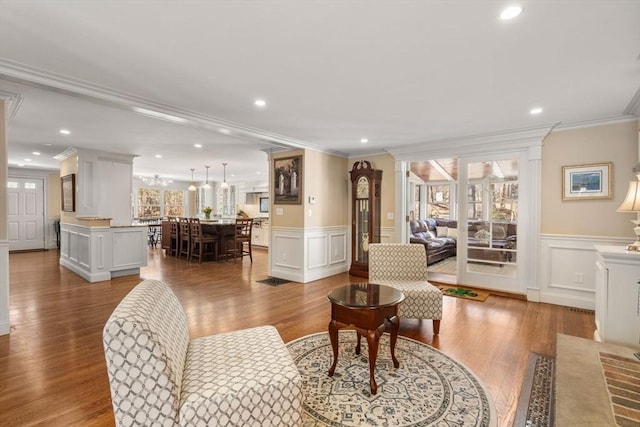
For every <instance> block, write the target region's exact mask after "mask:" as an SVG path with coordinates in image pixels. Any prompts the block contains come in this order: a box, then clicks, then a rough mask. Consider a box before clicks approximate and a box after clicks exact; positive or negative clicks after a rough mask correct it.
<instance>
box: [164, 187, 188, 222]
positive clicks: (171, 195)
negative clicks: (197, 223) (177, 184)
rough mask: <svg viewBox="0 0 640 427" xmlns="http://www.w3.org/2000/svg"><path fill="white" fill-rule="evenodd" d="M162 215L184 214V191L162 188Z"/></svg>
mask: <svg viewBox="0 0 640 427" xmlns="http://www.w3.org/2000/svg"><path fill="white" fill-rule="evenodd" d="M163 195H164V215H163V216H184V191H182V190H164V191H163Z"/></svg>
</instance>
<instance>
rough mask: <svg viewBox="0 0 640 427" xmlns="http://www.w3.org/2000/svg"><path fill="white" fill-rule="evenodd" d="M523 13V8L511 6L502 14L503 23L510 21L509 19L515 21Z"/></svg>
mask: <svg viewBox="0 0 640 427" xmlns="http://www.w3.org/2000/svg"><path fill="white" fill-rule="evenodd" d="M521 13H522V6H509V7H507V8H506V9H503V10H502V12H500V19H502V20H503V21H508V20H509V19H513V18H515V17H516V16H518V15H520V14H521Z"/></svg>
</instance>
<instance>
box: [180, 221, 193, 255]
mask: <svg viewBox="0 0 640 427" xmlns="http://www.w3.org/2000/svg"><path fill="white" fill-rule="evenodd" d="M179 224H180V236H179V239H178V240H179V242H180V245H179V249H178V255H177V256H178V258H180V257H181V256H182V255H184V256H185V257H186V258H187V260H188V259H189V255H190V254H191V225H190V221H189V218H180V221H179Z"/></svg>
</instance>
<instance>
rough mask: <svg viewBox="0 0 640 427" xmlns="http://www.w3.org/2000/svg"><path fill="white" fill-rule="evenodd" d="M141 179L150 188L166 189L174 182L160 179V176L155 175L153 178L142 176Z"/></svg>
mask: <svg viewBox="0 0 640 427" xmlns="http://www.w3.org/2000/svg"><path fill="white" fill-rule="evenodd" d="M140 179H141V180H142V182H144V183H145V184H146V185H148V186H150V187H166V186H167V185H169V184H171V183H172V182H173V181H172V180H170V179H167V178H160V175H158V174H155V175H153V176H152V177H148V176H141V177H140Z"/></svg>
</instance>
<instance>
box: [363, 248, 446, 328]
mask: <svg viewBox="0 0 640 427" xmlns="http://www.w3.org/2000/svg"><path fill="white" fill-rule="evenodd" d="M425 256H426V255H425V248H424V245H421V244H416V243H407V244H405V243H370V244H369V283H376V284H378V285H387V286H392V287H394V288H396V289H399V290H400V291H402V293H403V294H404V297H405V299H404V302H403V303H402V304H400V307H398V317H400V318H402V317H405V318H408V319H432V320H433V333H434V335H438V334H439V333H440V320H441V319H442V292H441V291H440V289H438V288H436V287H435V286H433V285H432V284H431V283H429V282H428V281H427V263H426V262H425V261H424V260H425Z"/></svg>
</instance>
